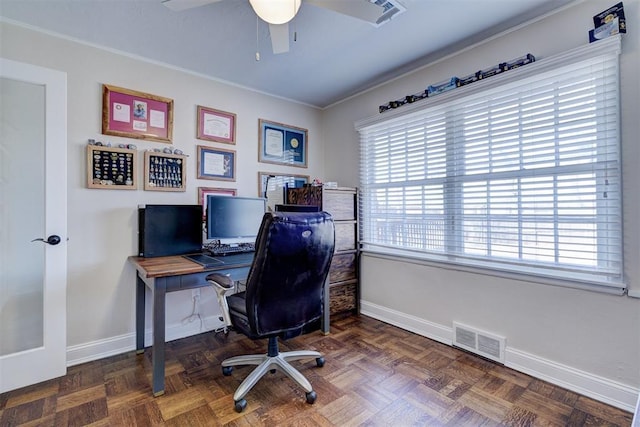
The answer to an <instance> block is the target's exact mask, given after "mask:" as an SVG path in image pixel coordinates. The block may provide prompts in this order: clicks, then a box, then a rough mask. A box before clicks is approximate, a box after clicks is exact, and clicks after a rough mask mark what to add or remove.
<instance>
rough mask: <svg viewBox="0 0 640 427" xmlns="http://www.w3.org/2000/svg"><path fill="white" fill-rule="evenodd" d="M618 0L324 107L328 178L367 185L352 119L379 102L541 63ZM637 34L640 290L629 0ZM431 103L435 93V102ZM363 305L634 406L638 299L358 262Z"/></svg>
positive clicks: (626, 132) (629, 174)
mask: <svg viewBox="0 0 640 427" xmlns="http://www.w3.org/2000/svg"><path fill="white" fill-rule="evenodd" d="M611 5H612V2H611V1H608V0H607V1H595V0H589V1H584V2H578V3H575V4H573V5H572V6H571V7H569V8H566V9H565V10H564V11H562V12H559V13H556V14H554V15H552V16H548V17H546V18H544V19H542V20H539V21H538V22H534V23H531V24H529V25H526V26H523V27H521V28H519V29H515V30H513V31H512V32H510V33H509V34H505V35H503V36H500V37H496V38H494V39H492V40H487V41H486V42H484V43H482V44H479V45H477V46H473V47H472V48H470V49H466V50H465V51H462V52H459V53H457V54H455V55H450V56H449V57H448V58H445V59H444V60H442V61H440V62H438V63H434V64H432V65H430V66H428V67H425V68H423V69H420V70H418V71H416V72H414V73H412V74H409V75H406V76H404V77H402V78H400V79H397V80H395V81H392V82H389V83H388V84H385V85H383V86H380V87H378V88H376V89H374V90H371V91H369V92H367V93H363V94H361V95H360V96H357V97H354V98H352V99H349V100H347V101H344V102H342V103H339V104H337V105H334V106H332V107H331V108H329V109H327V110H326V111H324V114H323V122H324V126H323V130H324V132H325V135H324V136H325V141H326V151H325V155H326V162H325V163H326V175H327V176H329V177H332V179H334V180H337V181H338V182H339V184H340V185H353V186H357V185H358V161H359V157H358V156H359V153H358V144H359V142H358V134H357V132H356V131H355V130H354V122H356V121H358V120H361V119H363V118H366V117H371V116H376V115H379V113H378V106H379V105H383V104H386V103H387V102H389V101H391V100H395V99H400V98H402V97H404V96H405V95H408V94H414V93H417V92H420V91H421V90H423V89H424V88H425V87H426V86H427V85H429V84H431V83H435V82H439V81H442V80H445V79H447V78H449V77H451V76H454V75H455V76H465V75H468V74H470V73H472V72H474V71H476V70H478V69H484V68H488V67H490V66H492V65H494V64H496V63H498V62H502V61H504V60H508V59H511V58H516V57H519V56H521V55H523V54H525V53H532V54H534V55H535V56H536V58H538V59H543V58H545V57H548V56H551V55H554V54H557V53H561V52H564V51H567V50H569V49H572V48H574V47H578V46H582V45H585V44H587V43H588V37H587V32H588V30H589V29H590V28H592V27H593V21H592V16H593V15H595V14H596V13H598V12H600V11H602V10H605V9H606V8H608V7H610V6H611ZM624 7H625V13H626V17H627V23H628V33H627V34H626V35H624V37H623V52H622V55H621V58H620V62H621V82H622V83H621V94H622V145H623V153H624V154H623V157H624V159H623V168H624V172H623V173H624V177H623V179H624V181H623V183H624V207H623V209H624V238H625V242H624V252H625V275H626V278H627V280H628V283H629V286H630V288H631V289H632V290H633V291H635V292H640V262H638V260H639V259H640V253H639V248H638V241H639V239H638V237H639V236H638V234H639V232H640V227H639V225H640V224H639V220H638V218H640V206H639V203H640V200H639V199H638V195H637V193H638V182H640V168H638V167H637V165H638V164H639V163H640V149H639V147H638V145H639V144H638V134H640V128H639V122H640V120H639V117H640V93H639V92H640V91H639V88H638V85H639V81H640V78H639V77H638V75H639V71H640V54H639V44H640V43H639V42H640V28H639V27H640V19H639V17H640V10H639V8H640V5H639V1H638V0H626V1H625V2H624ZM426 102H428V100H427V101H426ZM361 272H362V281H361V287H362V291H361V292H362V309H363V312H366V313H369V314H372V315H374V316H376V317H378V318H381V319H385V320H388V321H391V322H393V323H396V324H398V325H403V326H404V327H407V328H409V329H413V330H415V331H418V332H421V333H424V334H425V335H427V336H431V337H434V338H436V339H440V340H442V341H445V342H451V339H452V334H451V328H452V322H453V321H458V322H461V323H464V324H468V325H471V326H475V327H477V328H480V329H483V330H486V331H489V332H493V333H496V334H498V335H502V336H505V337H506V338H507V352H506V356H507V365H509V366H513V367H516V368H518V369H521V370H524V371H527V372H529V373H532V374H534V375H536V376H538V377H541V378H545V379H548V380H550V381H553V382H555V383H557V384H561V385H565V386H567V387H569V388H572V389H574V390H577V391H580V392H583V393H586V394H589V395H591V396H593V397H596V398H599V399H601V400H604V401H607V402H609V403H613V404H615V405H617V406H620V407H624V408H626V409H631V408H632V407H633V406H634V404H635V400H636V394H637V392H638V387H639V386H640V300H639V299H634V298H630V297H619V296H608V295H603V294H598V293H593V292H588V291H580V290H572V289H566V288H560V287H554V286H550V285H544V284H538V283H530V282H523V281H516V280H509V279H503V278H497V277H492V276H487V275H483V274H473V273H465V272H460V271H454V270H451V269H444V268H437V267H429V266H426V265H420V264H412V263H408V262H404V261H402V260H400V259H380V258H377V257H373V256H372V255H367V254H364V255H363V256H362V261H361Z"/></svg>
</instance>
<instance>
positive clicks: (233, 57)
mask: <svg viewBox="0 0 640 427" xmlns="http://www.w3.org/2000/svg"><path fill="white" fill-rule="evenodd" d="M336 1H362V0H336ZM572 1H573V0H400V2H401V3H402V4H403V5H404V6H405V7H406V8H407V11H406V12H405V13H403V14H401V15H399V16H396V17H395V18H394V19H392V20H391V21H389V22H388V23H386V24H384V25H382V26H380V27H378V28H376V27H374V26H373V25H371V24H369V23H366V22H363V21H360V20H358V19H355V18H352V17H349V16H346V15H341V14H338V13H336V12H332V11H330V10H327V9H323V8H319V7H316V6H313V5H311V4H305V2H304V0H303V4H302V6H301V8H300V11H299V13H298V15H297V16H296V17H295V18H294V20H293V21H292V22H291V24H290V29H291V32H292V33H293V31H294V30H296V33H297V41H295V42H294V41H293V39H292V41H291V48H290V51H289V52H288V53H283V54H279V55H274V54H273V53H272V52H271V43H270V40H269V32H268V27H267V25H266V24H265V23H264V22H262V21H260V24H259V26H258V30H256V15H255V14H254V12H253V10H252V9H251V7H250V5H249V2H248V0H222V1H220V2H218V3H212V4H209V5H205V6H201V7H198V8H194V9H190V10H185V11H182V12H174V11H171V10H169V9H168V8H167V7H165V6H163V5H162V4H161V0H0V17H2V19H4V20H6V21H8V22H19V23H24V24H27V25H29V26H32V27H36V28H40V29H43V30H46V31H49V32H53V33H57V34H61V35H64V36H68V37H71V38H73V39H77V40H82V41H85V42H88V43H91V44H94V45H99V46H102V47H107V48H110V49H115V50H118V51H122V52H127V53H130V54H133V55H136V56H140V57H144V58H148V59H151V60H154V61H159V62H162V63H166V64H170V65H172V66H176V67H179V68H182V69H186V70H190V71H193V72H196V73H199V74H202V75H205V76H208V77H212V78H215V79H219V80H222V81H225V82H229V83H233V84H236V85H240V86H243V87H247V88H251V89H254V90H258V91H261V92H265V93H269V94H272V95H277V96H280V97H284V98H287V99H291V100H295V101H298V102H301V103H305V104H309V105H313V106H317V107H321V108H322V107H326V106H328V105H331V104H333V103H335V102H337V101H340V100H342V99H344V98H347V97H348V96H351V95H353V94H356V93H358V92H361V91H363V90H365V89H367V88H370V87H372V86H375V85H377V84H379V83H381V82H383V81H385V80H388V79H390V78H393V77H395V76H398V75H401V74H404V73H406V72H408V71H409V70H412V69H415V68H416V67H418V66H420V65H424V64H427V63H429V62H431V61H433V60H434V59H437V58H438V57H441V56H443V55H446V54H447V53H450V52H453V51H455V50H458V49H460V48H461V47H462V46H465V45H468V44H471V43H474V42H477V41H480V40H483V39H485V38H487V37H489V36H491V35H493V34H497V33H499V32H502V31H504V30H506V29H508V28H510V27H513V26H516V25H518V24H520V23H522V22H526V21H528V20H530V19H532V18H535V17H537V16H540V15H543V14H546V13H548V12H550V11H552V10H555V9H557V8H560V7H563V6H565V5H566V4H568V3H570V2H572ZM292 37H293V34H292ZM0 47H1V44H0ZM256 50H259V52H260V61H256V59H255V58H256V56H255V54H256ZM522 53H523V54H524V53H527V52H526V47H523V52H522ZM508 59H511V58H505V60H508ZM490 65H492V64H479V66H490ZM430 83H434V82H425V86H426V85H427V84H430Z"/></svg>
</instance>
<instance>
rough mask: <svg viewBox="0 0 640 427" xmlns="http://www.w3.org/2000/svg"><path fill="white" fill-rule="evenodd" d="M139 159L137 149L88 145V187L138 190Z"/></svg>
mask: <svg viewBox="0 0 640 427" xmlns="http://www.w3.org/2000/svg"><path fill="white" fill-rule="evenodd" d="M137 159H138V152H137V151H136V150H130V149H128V148H115V147H105V146H100V145H87V188H102V189H108V190H136V189H137V188H138V181H137V179H136V175H137V173H138V169H137V168H138V163H137V162H138V160H137Z"/></svg>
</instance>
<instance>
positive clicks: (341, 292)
mask: <svg viewBox="0 0 640 427" xmlns="http://www.w3.org/2000/svg"><path fill="white" fill-rule="evenodd" d="M356 287H357V282H347V283H340V284H337V285H333V286H331V287H330V288H329V313H330V314H336V313H342V312H344V311H351V310H356V308H357V300H356V299H357V293H356Z"/></svg>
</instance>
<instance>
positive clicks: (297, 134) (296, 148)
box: [258, 119, 308, 168]
mask: <svg viewBox="0 0 640 427" xmlns="http://www.w3.org/2000/svg"><path fill="white" fill-rule="evenodd" d="M258 127H259V134H258V141H259V144H258V145H259V147H258V150H259V151H258V161H259V162H262V163H276V164H283V165H289V166H297V167H300V168H306V167H307V133H308V131H307V129H303V128H298V127H294V126H288V125H284V124H282V123H275V122H269V121H266V120H263V119H259V120H258Z"/></svg>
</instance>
